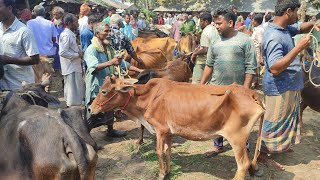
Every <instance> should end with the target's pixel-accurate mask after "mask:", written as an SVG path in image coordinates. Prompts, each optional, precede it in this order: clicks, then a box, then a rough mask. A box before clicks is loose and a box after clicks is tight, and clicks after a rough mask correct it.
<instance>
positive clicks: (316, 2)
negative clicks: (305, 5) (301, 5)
mask: <svg viewBox="0 0 320 180" xmlns="http://www.w3.org/2000/svg"><path fill="white" fill-rule="evenodd" d="M309 2H310V3H311V4H312V5H313V6H314V7H315V8H317V9H319V8H320V0H309Z"/></svg>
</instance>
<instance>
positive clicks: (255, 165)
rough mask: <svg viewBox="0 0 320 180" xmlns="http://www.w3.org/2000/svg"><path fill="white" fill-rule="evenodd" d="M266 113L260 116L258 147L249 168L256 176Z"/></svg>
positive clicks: (251, 173)
mask: <svg viewBox="0 0 320 180" xmlns="http://www.w3.org/2000/svg"><path fill="white" fill-rule="evenodd" d="M263 119H264V114H262V116H261V117H260V124H259V133H258V139H257V144H256V149H255V151H254V156H253V160H252V162H251V166H250V168H249V173H250V175H251V176H254V174H255V172H256V171H257V160H258V157H259V154H260V146H261V132H262V124H263Z"/></svg>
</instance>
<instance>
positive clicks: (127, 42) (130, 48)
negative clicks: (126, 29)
mask: <svg viewBox="0 0 320 180" xmlns="http://www.w3.org/2000/svg"><path fill="white" fill-rule="evenodd" d="M123 41H124V42H125V46H124V48H125V49H126V50H127V52H128V54H130V55H132V54H133V53H134V52H135V51H134V48H133V46H132V44H131V42H130V40H129V38H128V37H127V36H126V35H125V36H124V38H123Z"/></svg>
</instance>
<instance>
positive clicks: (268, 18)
mask: <svg viewBox="0 0 320 180" xmlns="http://www.w3.org/2000/svg"><path fill="white" fill-rule="evenodd" d="M271 18H272V16H271V15H270V14H267V15H266V16H265V17H264V22H269V21H270V19H271Z"/></svg>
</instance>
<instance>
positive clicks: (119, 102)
mask: <svg viewBox="0 0 320 180" xmlns="http://www.w3.org/2000/svg"><path fill="white" fill-rule="evenodd" d="M117 108H120V109H121V110H123V111H124V112H125V113H126V114H127V115H128V116H129V118H130V119H132V120H135V121H139V122H140V123H141V124H143V125H144V126H145V127H146V128H147V129H148V130H149V131H150V132H151V133H153V134H156V137H157V155H158V158H159V166H160V173H159V179H163V178H164V177H165V176H166V175H167V173H168V172H169V171H170V155H171V139H172V136H173V135H177V136H181V137H184V138H186V139H189V140H196V141H206V140H210V139H213V138H215V137H216V136H218V135H220V136H223V137H225V138H226V139H227V140H228V141H229V143H230V145H231V146H232V148H233V150H234V154H235V159H236V162H237V166H238V169H237V172H236V174H235V177H234V178H235V179H244V177H245V175H246V171H247V170H248V168H249V167H251V168H250V170H251V171H250V172H251V174H252V173H253V171H252V170H254V169H255V166H256V160H257V155H258V147H259V146H260V144H259V143H260V140H259V139H258V143H257V146H256V152H255V156H254V160H253V162H252V163H250V160H249V158H248V155H247V150H246V141H247V140H248V137H249V134H250V131H251V129H252V127H253V126H254V124H255V123H256V122H257V120H258V119H259V118H260V120H262V115H263V113H264V108H263V104H262V102H261V101H260V99H259V97H258V96H257V95H256V94H255V92H254V91H252V90H249V89H246V88H244V87H243V86H238V85H236V84H233V85H230V86H206V85H193V84H188V83H179V82H173V81H170V80H166V79H160V78H156V79H152V80H150V81H149V82H148V83H147V84H145V85H137V84H135V85H132V84H129V83H128V82H126V81H125V80H119V79H115V80H112V79H111V78H110V77H108V78H107V79H106V81H105V83H104V84H103V85H102V87H101V89H100V92H99V94H98V96H97V98H96V99H95V100H94V101H93V103H92V105H91V112H92V114H97V113H100V112H107V111H110V110H115V109H117ZM260 131H261V123H260ZM164 151H165V152H166V166H164V161H163V159H162V154H163V152H164Z"/></svg>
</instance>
